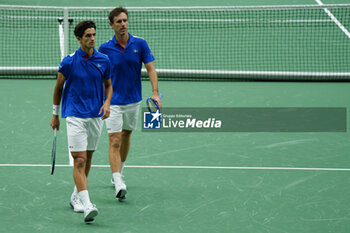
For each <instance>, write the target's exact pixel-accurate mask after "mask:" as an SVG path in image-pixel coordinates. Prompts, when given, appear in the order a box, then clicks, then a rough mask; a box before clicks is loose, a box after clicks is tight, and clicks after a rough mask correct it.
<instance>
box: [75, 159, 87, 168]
mask: <svg viewBox="0 0 350 233" xmlns="http://www.w3.org/2000/svg"><path fill="white" fill-rule="evenodd" d="M74 165H75V166H76V167H77V168H84V167H85V165H86V159H85V158H84V157H74Z"/></svg>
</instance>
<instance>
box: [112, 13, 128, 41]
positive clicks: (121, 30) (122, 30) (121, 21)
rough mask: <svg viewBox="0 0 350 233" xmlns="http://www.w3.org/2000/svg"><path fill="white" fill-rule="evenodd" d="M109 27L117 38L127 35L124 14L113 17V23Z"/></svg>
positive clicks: (126, 21)
mask: <svg viewBox="0 0 350 233" xmlns="http://www.w3.org/2000/svg"><path fill="white" fill-rule="evenodd" d="M110 25H111V27H112V28H113V30H114V32H115V34H117V35H118V36H124V35H126V34H128V16H127V15H126V14H125V13H120V14H119V15H118V16H115V17H114V20H113V23H110Z"/></svg>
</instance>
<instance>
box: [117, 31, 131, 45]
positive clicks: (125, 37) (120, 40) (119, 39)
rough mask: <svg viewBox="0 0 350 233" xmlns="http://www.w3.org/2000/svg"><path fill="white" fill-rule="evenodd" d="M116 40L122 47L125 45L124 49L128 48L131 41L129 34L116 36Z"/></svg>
mask: <svg viewBox="0 0 350 233" xmlns="http://www.w3.org/2000/svg"><path fill="white" fill-rule="evenodd" d="M115 39H116V40H117V42H118V43H119V44H121V45H123V46H124V47H125V46H126V44H127V43H128V40H129V33H125V34H124V35H122V36H121V35H117V34H116V35H115Z"/></svg>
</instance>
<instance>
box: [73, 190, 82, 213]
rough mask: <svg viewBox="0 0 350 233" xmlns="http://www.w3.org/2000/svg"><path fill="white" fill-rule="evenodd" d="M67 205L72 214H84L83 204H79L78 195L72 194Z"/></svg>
mask: <svg viewBox="0 0 350 233" xmlns="http://www.w3.org/2000/svg"><path fill="white" fill-rule="evenodd" d="M69 205H70V206H71V207H72V208H73V210H74V212H77V213H83V212H84V206H83V203H81V201H80V198H79V195H78V194H75V193H72V196H71V197H70V202H69Z"/></svg>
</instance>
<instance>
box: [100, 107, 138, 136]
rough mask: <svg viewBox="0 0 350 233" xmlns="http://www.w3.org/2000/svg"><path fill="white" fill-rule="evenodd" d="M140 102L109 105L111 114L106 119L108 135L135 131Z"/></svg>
mask: <svg viewBox="0 0 350 233" xmlns="http://www.w3.org/2000/svg"><path fill="white" fill-rule="evenodd" d="M140 104H141V101H140V102H137V103H133V104H127V105H111V108H110V109H111V113H110V115H109V117H108V118H107V119H106V126H107V132H108V133H116V132H121V131H122V130H123V129H125V130H131V131H133V130H135V129H136V126H137V120H138V118H139V110H140Z"/></svg>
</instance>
